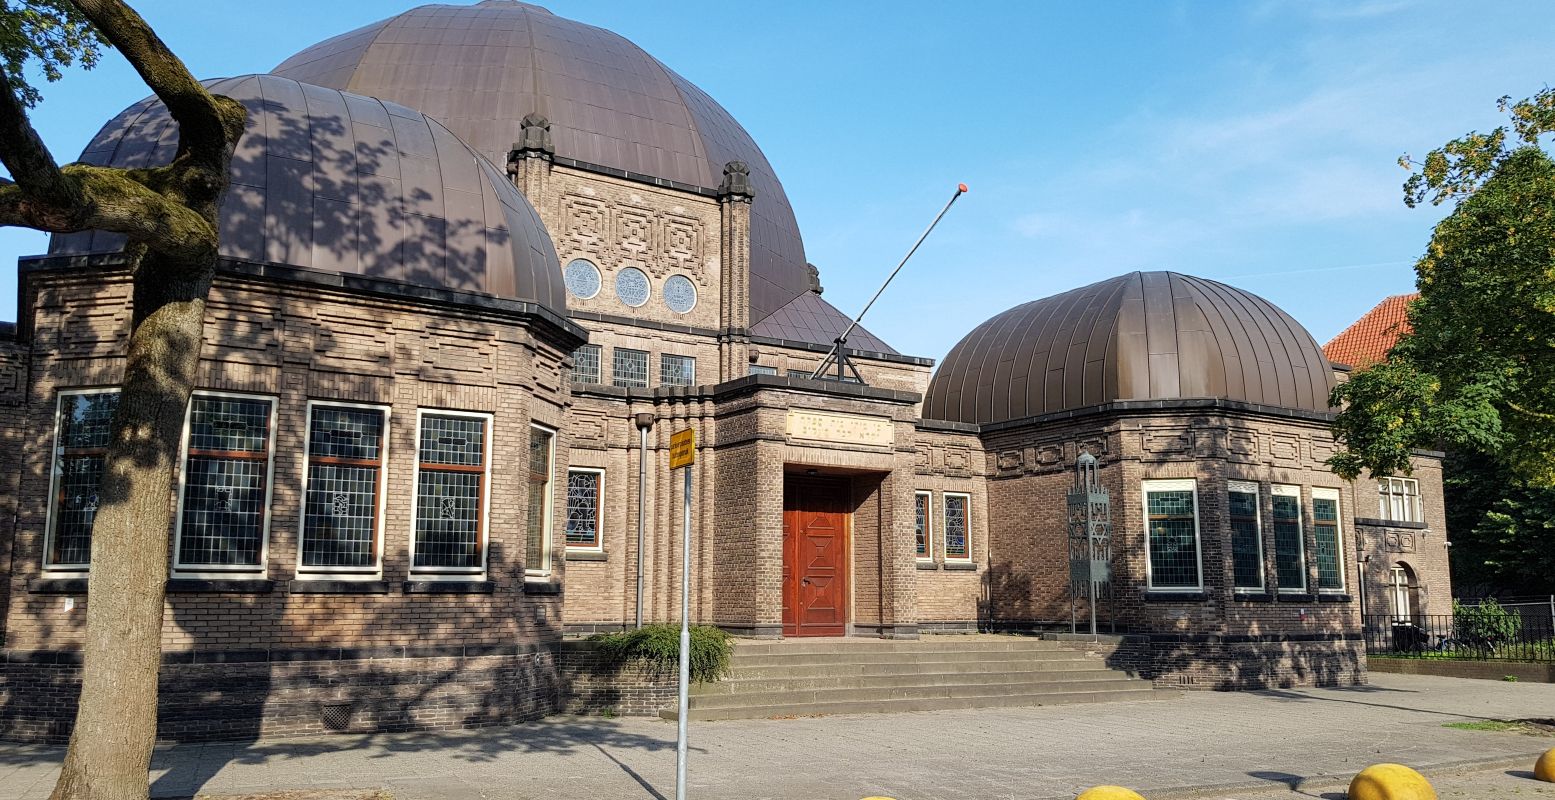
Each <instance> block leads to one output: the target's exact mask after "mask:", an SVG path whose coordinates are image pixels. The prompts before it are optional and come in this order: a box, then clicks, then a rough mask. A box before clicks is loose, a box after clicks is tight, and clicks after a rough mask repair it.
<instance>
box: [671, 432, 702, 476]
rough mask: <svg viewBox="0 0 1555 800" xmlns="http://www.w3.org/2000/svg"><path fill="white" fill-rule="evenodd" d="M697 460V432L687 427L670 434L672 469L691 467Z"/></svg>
mask: <svg viewBox="0 0 1555 800" xmlns="http://www.w3.org/2000/svg"><path fill="white" fill-rule="evenodd" d="M696 460H697V432H696V431H695V430H693V429H691V428H687V429H685V430H683V431H676V432H674V433H672V434H670V469H680V468H681V467H689V466H691V465H692V464H695V463H696Z"/></svg>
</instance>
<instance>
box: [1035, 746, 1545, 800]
mask: <svg viewBox="0 0 1555 800" xmlns="http://www.w3.org/2000/svg"><path fill="white" fill-rule="evenodd" d="M1541 752H1543V751H1533V752H1530V753H1528V754H1527V755H1521V756H1497V757H1495V758H1477V759H1467V760H1464V761H1444V762H1441V763H1438V764H1431V765H1429V766H1425V767H1417V768H1416V769H1417V770H1418V771H1419V772H1420V774H1422V775H1425V776H1426V777H1427V778H1429V777H1432V776H1435V775H1443V774H1449V773H1455V772H1479V771H1483V770H1492V769H1508V768H1511V767H1528V768H1530V769H1531V768H1532V764H1533V759H1537V758H1538V757H1539V753H1541ZM1363 768H1364V767H1358V768H1357V769H1356V771H1357V772H1359V771H1360V769H1363ZM1351 777H1353V775H1351V774H1346V775H1335V774H1329V775H1313V776H1311V777H1308V778H1302V779H1300V780H1298V781H1294V782H1291V783H1285V782H1282V781H1269V780H1260V781H1233V782H1230V783H1216V784H1204V785H1202V786H1172V787H1165V788H1161V789H1151V788H1149V787H1142V788H1139V789H1137V790H1136V791H1139V792H1141V793H1142V794H1144V795H1145V797H1147V798H1149V800H1203V799H1204V798H1213V797H1217V796H1220V795H1224V794H1227V793H1241V794H1251V795H1262V794H1267V793H1272V792H1281V793H1285V792H1293V791H1299V792H1308V793H1312V792H1319V791H1332V790H1335V789H1337V790H1340V791H1343V790H1345V789H1347V788H1349V785H1350V778H1351ZM1047 800H1074V798H1073V797H1071V796H1069V795H1061V796H1056V797H1051V798H1048V799H1047Z"/></svg>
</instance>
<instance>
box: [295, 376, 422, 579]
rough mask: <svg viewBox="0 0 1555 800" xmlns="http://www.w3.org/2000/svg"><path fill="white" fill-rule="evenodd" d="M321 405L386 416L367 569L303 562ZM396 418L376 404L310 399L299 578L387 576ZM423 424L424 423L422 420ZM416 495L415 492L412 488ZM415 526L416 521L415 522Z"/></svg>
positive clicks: (305, 436) (300, 518) (304, 445)
mask: <svg viewBox="0 0 1555 800" xmlns="http://www.w3.org/2000/svg"><path fill="white" fill-rule="evenodd" d="M319 406H324V407H326V408H360V409H366V410H368V411H379V412H382V413H383V441H382V442H381V443H379V445H378V451H379V462H380V463H379V467H378V511H377V517H376V519H375V520H374V522H375V525H374V527H375V528H376V530H375V531H374V532H373V561H374V564H373V566H372V567H371V568H367V567H310V566H305V565H304V564H303V563H302V550H303V537H304V536H306V535H307V527H308V513H307V512H308V480H309V477H310V476H311V475H312V473H313V409H314V408H317V407H319ZM392 419H393V411H392V410H391V409H390V407H389V406H384V405H374V404H370V403H343V402H339V401H335V400H309V401H308V406H307V416H306V417H305V418H304V421H303V429H302V495H301V496H300V497H299V498H298V503H297V577H298V578H300V579H307V578H309V577H313V576H325V575H327V576H329V578H330V579H331V580H343V581H344V580H362V581H371V580H377V579H379V578H382V577H383V532H384V528H385V527H386V526H385V525H384V515H385V513H386V511H387V508H388V504H387V495H388V493H389V492H388V489H389V440H390V439H393V438H394V437H393V436H391V435H390V431H389V424H390V422H391V420H392ZM417 422H418V423H419V422H420V420H419V419H418V420H417ZM420 436H421V431H420V427H419V425H418V427H417V431H416V437H417V438H416V448H417V451H418V452H417V454H416V455H417V456H418V458H417V462H418V464H419V461H420V458H419V456H420V452H419V450H420V448H421V439H420ZM412 491H413V492H414V491H415V490H414V489H412ZM415 508H416V506H415V503H414V502H412V503H411V515H412V516H414V515H415V513H416V512H415ZM411 524H412V525H414V524H415V523H414V521H412V523H411Z"/></svg>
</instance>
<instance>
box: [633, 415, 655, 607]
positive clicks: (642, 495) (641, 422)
mask: <svg viewBox="0 0 1555 800" xmlns="http://www.w3.org/2000/svg"><path fill="white" fill-rule="evenodd" d="M634 419H635V421H636V423H637V627H638V628H641V627H642V626H643V540H644V539H645V538H646V534H645V532H644V531H645V529H646V528H647V512H646V510H645V509H646V508H647V505H648V430H649V429H650V428H652V427H653V412H651V411H644V412H641V413H639V414H638V415H637V416H636V417H635V418H634Z"/></svg>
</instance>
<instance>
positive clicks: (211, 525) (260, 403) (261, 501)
mask: <svg viewBox="0 0 1555 800" xmlns="http://www.w3.org/2000/svg"><path fill="white" fill-rule="evenodd" d="M274 412H275V402H274V401H273V400H270V399H267V398H262V397H240V396H233V395H218V394H196V395H195V396H194V397H193V398H191V399H190V402H189V422H188V438H187V439H186V440H185V442H184V449H185V458H184V471H183V488H182V490H181V495H182V497H181V499H180V501H179V505H180V506H181V508H182V512H181V513H180V514H179V518H178V546H177V554H178V558H177V564H176V566H178V567H179V568H181V569H184V570H190V571H232V570H260V569H262V568H263V567H264V557H265V532H266V528H267V526H268V524H269V516H270V514H269V511H270V452H271V445H272V444H273V439H272V437H271V431H272V430H273V420H272V416H273V414H274Z"/></svg>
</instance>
